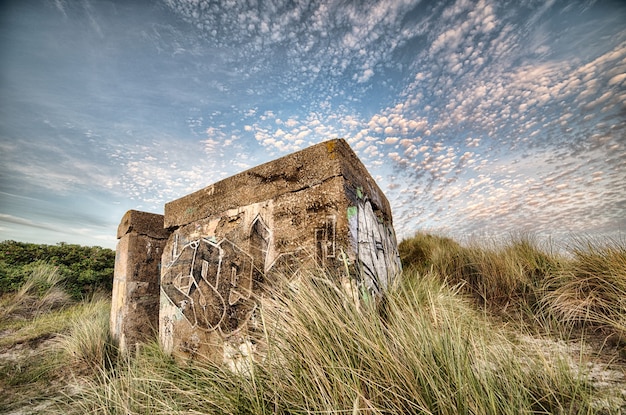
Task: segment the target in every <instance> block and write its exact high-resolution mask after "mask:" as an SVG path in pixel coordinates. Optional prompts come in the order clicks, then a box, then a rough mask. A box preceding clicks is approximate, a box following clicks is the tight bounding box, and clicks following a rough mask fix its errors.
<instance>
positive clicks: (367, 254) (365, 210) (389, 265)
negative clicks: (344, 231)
mask: <svg viewBox="0 0 626 415" xmlns="http://www.w3.org/2000/svg"><path fill="white" fill-rule="evenodd" d="M358 194H359V196H360V197H359V199H358V203H357V206H352V207H350V208H349V209H348V223H349V227H350V234H351V236H352V240H353V245H354V246H356V255H357V266H358V268H359V271H360V278H361V280H362V281H361V282H362V283H363V284H364V288H366V289H367V290H368V291H369V292H370V293H372V294H379V293H381V292H383V291H384V290H385V289H386V288H387V287H388V285H389V284H390V283H391V281H392V279H393V277H394V276H395V275H396V274H397V273H399V272H400V270H401V269H402V265H401V264H400V256H399V254H398V248H397V243H396V236H395V234H394V232H393V229H392V227H391V226H388V225H387V224H385V223H384V221H383V220H382V219H381V218H379V217H378V216H377V215H376V213H375V212H374V209H373V207H372V203H371V202H370V200H369V199H367V198H364V197H362V194H361V193H360V192H358Z"/></svg>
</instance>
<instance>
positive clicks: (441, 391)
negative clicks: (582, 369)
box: [64, 271, 591, 414]
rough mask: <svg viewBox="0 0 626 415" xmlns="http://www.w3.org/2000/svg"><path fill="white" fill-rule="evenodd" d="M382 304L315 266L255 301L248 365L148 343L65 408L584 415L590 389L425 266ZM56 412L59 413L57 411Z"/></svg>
mask: <svg viewBox="0 0 626 415" xmlns="http://www.w3.org/2000/svg"><path fill="white" fill-rule="evenodd" d="M404 277H405V278H404V283H402V284H399V285H397V286H395V287H394V288H393V289H392V290H391V292H390V293H389V295H388V296H387V298H386V300H385V301H384V302H383V303H381V304H374V303H372V302H367V301H365V300H358V301H355V300H354V298H353V297H352V295H351V294H350V293H349V292H347V291H345V290H344V289H343V288H342V285H340V284H336V283H335V282H334V281H333V280H332V279H331V278H329V277H327V276H326V275H324V274H322V273H314V274H311V275H303V276H301V277H300V278H299V279H298V280H297V281H291V282H284V283H283V284H279V287H281V288H280V290H279V292H277V293H274V295H271V296H267V297H265V298H263V299H260V304H261V310H260V313H259V318H260V320H261V322H262V324H261V325H262V329H261V330H260V331H259V333H260V334H259V335H258V336H257V338H255V339H254V342H255V343H256V348H257V350H263V353H260V354H257V356H256V359H255V360H254V361H252V360H251V361H250V364H251V366H250V368H249V369H248V370H245V371H240V372H236V371H235V372H233V371H231V370H228V369H226V367H225V366H222V365H217V364H210V363H205V364H194V365H187V364H185V363H181V362H175V361H174V360H172V359H171V358H170V357H168V356H165V355H163V353H162V352H161V351H160V349H159V347H158V346H157V345H154V344H153V345H148V346H146V347H144V348H143V349H142V350H141V351H140V352H139V353H138V355H137V356H136V357H134V358H128V359H127V360H122V361H120V362H119V363H118V365H117V366H116V367H115V368H114V369H106V368H101V369H100V370H99V372H98V376H97V378H96V379H95V380H92V381H90V383H89V385H88V387H86V389H85V390H84V392H83V394H82V395H80V396H79V397H75V399H74V402H73V405H72V408H73V410H74V411H75V413H108V414H148V413H149V414H177V413H178V414H182V413H184V414H194V413H209V414H210V413H215V414H222V413H239V414H322V413H323V414H361V413H363V414H365V413H368V414H383V413H384V414H410V413H420V414H463V413H466V414H470V413H472V414H519V413H538V414H539V413H588V411H589V410H590V403H589V402H590V396H591V391H590V388H589V387H588V385H586V384H585V383H584V382H583V381H582V380H581V379H580V378H578V377H577V376H576V375H575V374H573V373H572V372H571V371H570V370H569V366H568V365H567V364H565V363H564V362H562V361H560V360H559V359H558V358H554V359H546V358H545V356H539V355H538V354H535V353H533V352H531V353H528V352H526V351H524V350H523V349H520V348H518V347H517V346H515V345H514V344H513V343H511V342H510V341H509V340H508V339H507V337H506V336H505V335H504V334H503V333H502V332H500V331H499V330H498V329H496V328H494V327H492V326H490V325H489V324H488V323H487V322H486V321H485V320H484V318H483V317H482V316H481V315H480V314H478V313H477V312H476V311H475V310H474V309H473V308H472V305H471V304H470V303H469V302H468V301H466V300H465V299H463V298H462V297H461V296H459V295H457V294H456V292H455V291H454V289H451V288H449V286H447V285H446V284H444V283H442V282H441V280H440V278H439V276H438V275H436V274H434V273H428V274H425V275H421V274H418V273H417V272H415V271H413V272H408V273H405V276H404ZM67 410H68V409H67V408H64V411H67Z"/></svg>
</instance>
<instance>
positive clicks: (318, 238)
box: [315, 216, 337, 266]
mask: <svg viewBox="0 0 626 415" xmlns="http://www.w3.org/2000/svg"><path fill="white" fill-rule="evenodd" d="M336 228H337V218H336V217H335V216H327V217H326V218H324V223H323V224H322V226H320V227H318V228H315V253H316V259H317V263H318V264H320V265H322V266H325V265H326V262H327V260H328V259H329V258H335V256H336V255H335V250H336V244H337V242H336V238H337V230H336Z"/></svg>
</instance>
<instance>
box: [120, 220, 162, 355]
mask: <svg viewBox="0 0 626 415" xmlns="http://www.w3.org/2000/svg"><path fill="white" fill-rule="evenodd" d="M169 234H170V232H169V231H168V230H167V229H165V228H164V227H163V215H157V214H153V213H146V212H140V211H137V210H130V211H128V212H126V214H125V215H124V217H123V218H122V220H121V222H120V225H119V227H118V230H117V237H118V239H119V241H118V244H117V248H116V252H115V270H114V279H113V297H112V302H111V320H110V326H111V334H112V336H113V339H114V340H115V341H116V342H117V343H118V345H119V348H120V350H121V351H122V352H126V351H132V350H133V349H134V348H135V347H136V345H137V344H139V343H142V342H145V341H147V340H151V339H154V338H155V337H156V334H157V333H158V319H159V279H160V278H159V276H160V268H161V255H162V253H163V246H164V245H165V242H166V241H167V237H168V236H169Z"/></svg>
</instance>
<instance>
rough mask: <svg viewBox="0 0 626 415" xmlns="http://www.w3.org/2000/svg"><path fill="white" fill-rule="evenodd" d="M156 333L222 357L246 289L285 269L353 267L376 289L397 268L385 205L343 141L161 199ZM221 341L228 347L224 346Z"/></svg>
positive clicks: (191, 352)
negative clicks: (164, 234) (164, 232)
mask: <svg viewBox="0 0 626 415" xmlns="http://www.w3.org/2000/svg"><path fill="white" fill-rule="evenodd" d="M164 223H165V227H167V228H169V229H170V230H171V231H172V235H171V236H170V237H169V239H168V241H167V244H166V245H165V247H164V253H163V259H162V261H163V262H162V263H163V266H162V272H161V308H160V315H159V336H160V341H161V344H162V345H163V347H164V348H165V350H167V351H169V352H173V353H175V354H177V355H180V356H184V357H190V358H195V357H205V358H210V359H214V360H215V359H217V360H220V358H221V357H223V356H224V354H223V353H224V352H223V351H224V350H230V349H233V348H235V349H237V348H239V347H240V344H241V343H242V342H244V340H242V339H244V338H245V334H246V332H247V326H248V324H249V321H250V317H251V316H252V315H253V314H254V312H255V308H256V303H255V300H254V296H253V293H254V292H258V291H259V290H261V289H262V287H263V285H264V284H266V283H267V278H268V275H271V274H272V273H273V272H275V271H280V270H281V268H283V267H285V266H292V267H293V266H296V267H297V266H307V265H313V264H315V263H317V264H319V265H322V266H324V267H326V268H328V269H330V270H331V271H332V270H333V269H339V270H343V269H344V268H345V265H346V262H347V263H348V264H349V266H350V267H351V268H352V269H353V270H354V274H355V275H356V276H357V279H358V282H359V285H360V287H361V290H362V291H369V292H370V293H372V294H374V295H376V294H379V293H380V292H381V291H382V290H384V289H385V288H386V286H387V285H388V284H389V283H390V281H391V278H393V276H394V275H396V274H397V273H398V272H399V271H400V261H399V257H398V253H397V243H396V238H395V234H394V231H393V226H392V218H391V209H390V207H389V203H388V201H387V199H386V198H385V196H384V194H383V193H382V191H381V190H380V188H379V187H378V186H377V185H376V183H375V182H374V180H373V179H372V177H371V176H370V175H369V173H368V172H367V170H366V168H365V167H364V166H363V164H362V163H361V161H360V160H359V159H358V158H357V156H356V155H355V154H354V153H353V152H352V150H351V149H350V147H349V145H348V144H347V143H346V142H345V141H344V140H332V141H328V142H325V143H321V144H318V145H315V146H313V147H309V148H307V149H305V150H302V151H299V152H297V153H293V154H291V155H288V156H286V157H283V158H280V159H278V160H275V161H273V162H270V163H266V164H263V165H260V166H257V167H255V168H252V169H250V170H248V171H245V172H243V173H240V174H238V175H235V176H232V177H230V178H227V179H225V180H222V181H220V182H218V183H215V184H213V185H211V186H209V187H207V188H205V189H202V190H200V191H198V192H195V193H192V194H190V195H188V196H185V197H183V198H181V199H178V200H175V201H173V202H170V203H168V204H166V205H165V219H164ZM224 343H226V344H227V346H228V347H226V348H224V347H222V346H223V344H224Z"/></svg>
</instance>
